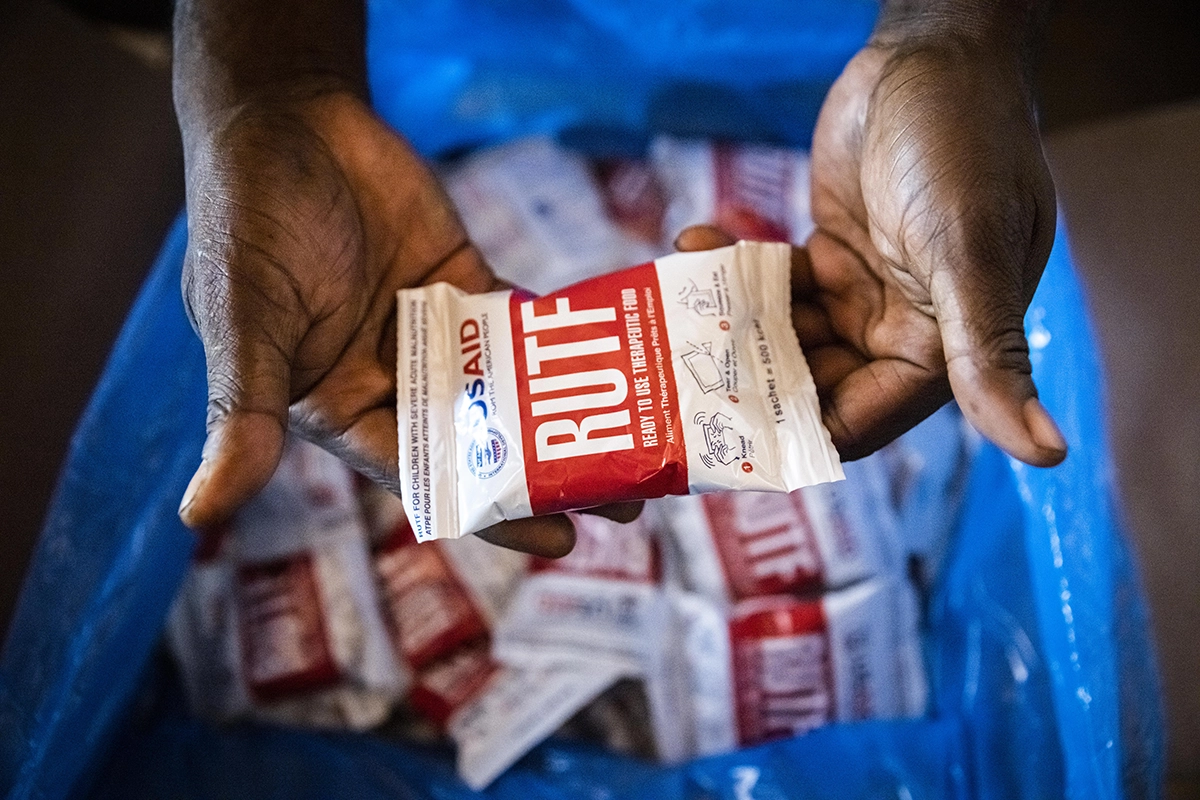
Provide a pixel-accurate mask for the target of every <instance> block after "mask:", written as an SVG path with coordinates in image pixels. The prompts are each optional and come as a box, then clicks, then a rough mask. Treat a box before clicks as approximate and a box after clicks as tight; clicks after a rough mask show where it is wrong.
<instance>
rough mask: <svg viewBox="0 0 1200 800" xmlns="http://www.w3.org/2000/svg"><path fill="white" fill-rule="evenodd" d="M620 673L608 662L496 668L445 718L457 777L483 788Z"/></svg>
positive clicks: (622, 675) (618, 677) (473, 787)
mask: <svg viewBox="0 0 1200 800" xmlns="http://www.w3.org/2000/svg"><path fill="white" fill-rule="evenodd" d="M623 677H625V675H624V673H623V672H622V670H621V669H620V668H619V667H616V666H613V665H609V664H594V665H591V666H585V665H580V664H561V665H548V666H545V667H537V668H532V669H520V668H514V667H506V668H504V669H501V670H500V671H499V672H498V673H497V674H496V675H495V676H494V677H493V678H492V679H491V681H490V683H488V685H487V688H486V689H485V690H484V691H483V692H481V693H480V694H479V695H478V696H477V697H476V698H475V699H474V700H472V701H471V702H470V703H469V704H467V705H466V706H465V707H464V708H462V709H461V710H459V711H458V712H457V713H455V714H454V716H453V717H451V718H450V723H449V731H450V736H451V737H452V738H453V739H454V741H455V742H456V743H457V744H458V774H459V776H460V777H461V778H462V779H463V782H464V783H466V784H467V786H469V787H471V788H472V789H475V790H480V789H483V788H484V787H486V786H487V785H488V784H490V783H491V782H492V781H494V780H495V779H496V778H498V777H499V776H500V774H501V773H503V772H504V770H506V769H508V768H509V767H510V766H512V765H513V764H514V763H516V761H517V760H518V759H520V758H521V756H523V755H525V754H526V753H528V752H529V751H530V750H531V749H532V748H533V747H535V746H536V745H537V744H539V743H540V742H541V741H542V740H543V739H545V738H546V737H547V736H549V735H550V734H551V733H553V732H554V731H555V730H557V729H558V728H559V727H560V726H561V725H562V724H563V723H564V722H566V721H567V720H568V719H570V718H571V717H572V716H574V715H575V713H576V712H577V711H579V710H580V709H581V708H583V707H584V706H586V705H587V704H588V703H590V702H591V701H592V700H594V699H595V698H596V697H597V696H598V695H599V694H600V693H601V692H603V691H604V690H605V689H607V688H608V687H610V686H612V685H613V684H614V683H616V682H617V681H618V680H620V679H621V678H623Z"/></svg>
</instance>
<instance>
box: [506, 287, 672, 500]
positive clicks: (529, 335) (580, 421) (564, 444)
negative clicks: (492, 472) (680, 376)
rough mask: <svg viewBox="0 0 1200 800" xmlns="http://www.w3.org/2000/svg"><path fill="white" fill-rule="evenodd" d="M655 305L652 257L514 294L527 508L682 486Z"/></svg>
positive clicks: (666, 353) (667, 361)
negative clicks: (616, 273)
mask: <svg viewBox="0 0 1200 800" xmlns="http://www.w3.org/2000/svg"><path fill="white" fill-rule="evenodd" d="M662 306H663V301H662V295H661V292H660V290H659V284H658V276H657V274H656V272H655V268H654V265H653V264H644V265H642V266H640V267H634V268H632V269H628V270H625V271H624V272H622V273H621V274H620V280H619V281H617V280H612V279H610V278H608V277H604V278H599V279H595V280H591V281H587V282H585V283H581V284H578V285H576V286H574V287H572V289H571V292H570V294H569V296H561V295H557V294H556V295H550V296H549V297H546V298H543V299H541V300H528V299H525V298H520V297H517V296H514V297H513V299H512V312H511V318H512V330H513V342H514V346H513V354H514V359H515V363H516V373H517V376H518V379H517V397H518V403H519V407H520V410H521V416H522V419H529V420H530V424H528V425H522V426H521V433H522V440H523V444H524V451H525V456H526V465H525V475H526V480H527V483H528V488H529V503H530V507H531V508H532V510H533V513H534V514H549V513H553V512H557V511H570V510H572V509H576V508H587V507H589V506H597V505H602V504H604V503H611V502H615V501H619V500H624V499H628V498H630V497H657V496H661V495H665V494H686V493H687V491H688V477H687V476H688V469H687V458H686V454H685V448H684V443H683V436H682V435H681V433H680V432H678V431H677V430H676V428H677V425H678V424H679V420H678V415H679V412H678V408H679V404H678V400H677V398H676V395H675V376H674V371H673V369H672V367H671V352H670V348H669V346H668V344H667V339H666V327H665V325H664V324H663V322H662V320H661V309H662ZM656 348H657V353H658V355H655V353H656ZM597 475H603V476H605V479H604V480H603V481H598V480H596V476H597Z"/></svg>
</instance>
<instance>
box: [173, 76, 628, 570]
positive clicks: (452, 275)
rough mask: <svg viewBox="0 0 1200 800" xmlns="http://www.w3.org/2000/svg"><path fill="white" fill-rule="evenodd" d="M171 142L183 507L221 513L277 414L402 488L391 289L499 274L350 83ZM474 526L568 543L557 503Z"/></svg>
mask: <svg viewBox="0 0 1200 800" xmlns="http://www.w3.org/2000/svg"><path fill="white" fill-rule="evenodd" d="M185 143H186V147H187V189H188V251H187V257H186V260H185V264H184V277H183V290H184V297H185V300H186V306H187V310H188V315H189V317H190V319H191V321H192V323H193V325H194V327H195V328H196V330H197V331H198V332H199V334H200V337H201V339H202V340H203V343H204V351H205V356H206V359H207V369H208V386H209V401H208V439H207V441H206V442H205V446H204V453H203V461H202V463H201V466H200V468H199V469H198V470H197V472H196V475H195V477H193V479H192V482H191V484H190V485H189V487H188V490H187V493H186V494H185V496H184V500H183V503H182V505H181V509H180V515H181V517H182V518H183V520H184V522H186V523H187V524H188V525H190V526H192V527H197V528H204V527H208V526H211V525H214V524H217V523H220V522H221V521H223V520H224V519H226V518H227V517H228V516H230V515H231V514H232V513H233V512H234V511H235V510H236V509H237V508H238V507H239V506H240V505H241V504H242V503H244V502H245V501H246V500H248V499H249V498H250V497H252V496H253V495H254V494H255V493H257V492H258V491H259V489H261V488H262V486H263V485H264V484H265V483H266V482H267V480H268V479H269V478H270V477H271V475H272V474H273V472H274V470H275V467H276V465H277V464H278V461H279V458H280V454H281V451H282V447H283V440H284V434H285V432H286V431H288V430H291V431H293V432H295V433H297V434H299V435H300V436H302V437H303V438H305V439H308V440H309V441H312V442H314V443H316V444H318V445H320V446H322V447H324V448H326V449H327V450H329V451H330V452H333V453H334V454H336V455H338V456H340V457H341V458H342V459H343V460H345V461H346V462H347V463H348V464H350V465H351V466H352V467H353V468H355V469H356V470H358V471H359V472H361V473H363V474H364V475H366V476H368V477H369V478H371V479H373V480H375V481H377V482H379V483H381V484H383V485H384V486H386V487H388V488H389V489H391V490H392V491H394V492H397V493H398V492H399V476H398V470H399V464H398V445H397V428H396V331H395V305H396V301H395V297H396V291H397V290H398V289H401V288H404V287H409V286H416V285H423V284H429V283H435V282H437V281H447V282H449V283H452V284H454V285H456V286H458V287H460V288H462V289H464V290H466V291H469V292H483V291H489V290H492V289H495V288H499V286H500V284H499V282H498V281H497V280H496V278H495V276H494V275H493V274H492V272H491V271H490V270H489V269H488V267H487V265H486V264H485V263H484V261H483V259H482V257H481V256H480V254H479V251H478V250H477V249H476V248H475V246H474V245H472V244H471V243H470V241H469V240H468V239H467V236H466V232H465V230H464V229H463V226H462V224H461V223H460V221H459V219H458V217H457V215H456V214H455V212H454V210H453V208H452V206H451V204H450V202H449V200H448V199H447V197H446V195H445V194H444V193H443V191H442V189H441V187H440V186H439V185H438V183H437V181H436V179H435V178H434V176H433V175H432V174H431V172H430V171H429V169H428V168H427V167H426V166H425V165H424V164H423V163H422V162H421V160H420V159H419V158H418V156H417V155H416V154H415V153H414V152H413V151H412V150H411V149H410V148H409V147H408V145H407V144H406V143H405V142H404V141H403V140H402V139H401V138H400V137H399V136H397V135H396V134H395V133H393V132H392V131H391V130H390V129H388V128H387V127H386V126H385V125H384V124H383V123H382V122H381V121H380V120H379V119H378V118H377V117H376V116H375V115H374V114H373V113H372V112H371V110H370V109H369V108H368V107H367V105H366V103H365V102H364V101H363V100H362V99H361V98H360V97H358V96H357V95H355V94H354V93H352V92H343V91H333V92H321V93H315V94H312V95H310V96H301V97H298V98H296V99H280V100H274V101H271V102H268V103H255V104H250V105H243V106H240V107H239V108H237V109H236V110H235V111H234V112H233V113H230V114H229V115H227V116H226V117H225V118H224V119H223V120H222V121H221V122H220V124H215V125H206V126H204V127H203V129H202V130H199V131H197V130H195V129H193V130H192V131H190V132H189V131H188V130H187V129H186V128H185ZM631 514H632V515H636V509H630V508H618V509H614V510H610V513H609V515H610V516H616V517H617V518H622V519H623V518H628V517H629V516H630V515H631ZM480 535H481V536H482V537H483V538H485V539H488V540H489V541H492V542H494V543H497V544H501V545H504V546H508V547H513V548H515V549H519V550H524V551H527V552H534V553H538V554H542V555H548V556H556V555H562V554H564V553H566V552H568V551H569V550H570V549H571V546H572V544H573V542H574V530H573V528H572V526H571V524H570V522H569V520H567V519H566V518H565V517H563V516H561V515H559V516H553V517H545V518H538V519H532V520H522V521H517V522H506V523H502V524H501V525H498V526H496V527H494V528H492V529H489V530H488V531H485V532H484V533H482V534H480Z"/></svg>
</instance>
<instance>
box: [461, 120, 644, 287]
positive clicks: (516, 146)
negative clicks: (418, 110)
mask: <svg viewBox="0 0 1200 800" xmlns="http://www.w3.org/2000/svg"><path fill="white" fill-rule="evenodd" d="M444 185H445V187H446V191H447V193H448V194H449V195H450V198H451V200H453V201H454V205H455V207H456V208H457V209H458V213H459V215H460V216H461V217H462V220H463V224H464V225H465V226H466V228H467V233H468V234H469V235H470V237H471V241H472V242H473V243H474V244H475V245H476V246H477V247H479V250H480V252H482V253H483V255H484V258H486V259H487V261H488V263H489V264H490V265H491V267H492V268H493V269H494V270H496V274H497V275H499V276H500V277H501V278H503V279H505V280H507V281H509V282H511V283H513V284H515V285H517V286H520V287H522V288H524V289H528V290H529V291H532V292H537V293H545V292H549V291H552V290H554V289H557V288H558V287H560V286H565V285H566V284H568V283H574V282H576V281H579V280H583V279H584V278H588V277H591V276H593V275H599V274H601V273H604V272H610V271H612V270H614V269H618V268H620V267H623V266H625V265H627V264H637V263H640V262H642V261H648V260H649V259H651V258H653V257H654V256H655V255H657V253H655V252H653V251H652V250H651V248H650V247H648V246H647V245H646V244H645V243H643V242H640V241H638V240H636V239H634V238H633V237H631V236H628V235H626V234H625V233H623V232H622V231H621V229H620V228H619V227H618V226H617V225H615V224H614V223H613V221H612V220H610V219H609V216H608V214H607V213H606V211H605V203H604V200H603V199H602V197H601V195H600V192H599V190H598V187H597V186H596V182H595V180H594V179H593V177H592V174H591V172H590V170H589V169H588V165H587V162H586V161H585V160H584V159H583V158H582V157H580V156H578V155H576V154H574V153H571V152H570V151H568V150H565V149H564V148H562V147H560V146H559V145H557V144H555V142H554V141H553V140H551V139H548V138H545V137H536V138H530V139H521V140H518V141H515V142H512V143H510V144H506V145H504V146H502V147H496V148H492V149H489V150H485V151H483V152H481V153H478V154H475V155H472V156H470V157H469V158H467V159H466V161H465V162H463V163H461V164H459V165H456V166H455V167H454V168H452V169H450V170H448V171H447V173H446V174H445V176H444Z"/></svg>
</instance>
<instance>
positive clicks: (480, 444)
mask: <svg viewBox="0 0 1200 800" xmlns="http://www.w3.org/2000/svg"><path fill="white" fill-rule="evenodd" d="M790 256H791V251H790V248H789V247H788V246H786V245H782V244H770V243H757V242H740V243H738V244H737V245H733V246H730V247H725V248H721V249H717V250H710V251H705V252H697V253H676V254H674V255H670V256H666V257H663V258H660V259H658V260H657V261H655V262H653V263H651V264H645V265H642V266H640V267H633V268H630V269H627V270H624V271H622V272H619V273H614V274H612V275H606V276H603V277H601V278H597V279H593V280H591V281H587V282H585V283H582V284H578V285H576V286H573V287H569V288H567V289H564V290H562V291H560V292H556V293H554V294H552V295H550V296H548V297H545V298H541V299H538V300H534V299H531V298H526V297H525V296H522V295H519V294H516V293H514V292H510V291H503V292H493V293H491V294H486V295H475V296H469V295H466V294H464V293H463V292H461V291H459V290H458V289H456V288H454V287H452V286H450V285H448V284H444V283H441V284H435V285H433V286H428V287H422V288H418V289H408V290H403V291H401V292H399V295H398V303H399V306H398V317H399V322H398V329H399V330H398V336H399V359H398V365H397V371H398V374H397V384H398V407H399V408H400V409H402V411H401V413H400V414H399V429H400V430H399V439H400V454H399V455H400V473H401V478H402V490H403V494H404V501H405V511H406V513H407V514H408V516H409V520H410V522H411V523H412V526H413V530H414V532H415V533H416V537H417V539H418V541H427V540H430V539H443V538H457V537H459V536H462V535H464V534H466V533H470V532H473V531H477V530H481V529H483V528H485V527H488V526H489V525H492V524H494V523H496V522H499V521H501V520H503V519H519V518H522V517H528V516H531V515H534V514H543V513H551V512H556V511H569V510H573V509H578V508H588V507H591V506H595V505H600V504H602V503H607V502H614V501H619V500H634V499H644V498H649V497H659V496H663V495H667V494H686V493H692V494H699V493H703V492H711V491H720V490H727V489H740V490H752V491H782V492H787V491H794V490H796V489H798V488H800V487H802V486H808V485H813V484H817V483H824V482H828V481H833V480H839V479H840V478H841V477H842V468H841V464H840V463H839V460H838V456H837V452H836V451H835V450H834V448H833V444H832V443H831V441H830V438H829V433H828V431H826V430H825V428H824V426H823V425H822V424H821V415H820V408H819V405H818V401H817V396H816V389H815V386H814V385H813V381H812V376H811V375H810V373H809V371H808V367H807V364H806V363H805V361H804V356H803V354H802V353H801V351H800V346H799V343H798V342H797V340H796V336H795V332H794V331H793V330H792V327H791V316H790V313H791V312H790V301H789V298H790V293H789V277H790Z"/></svg>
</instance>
